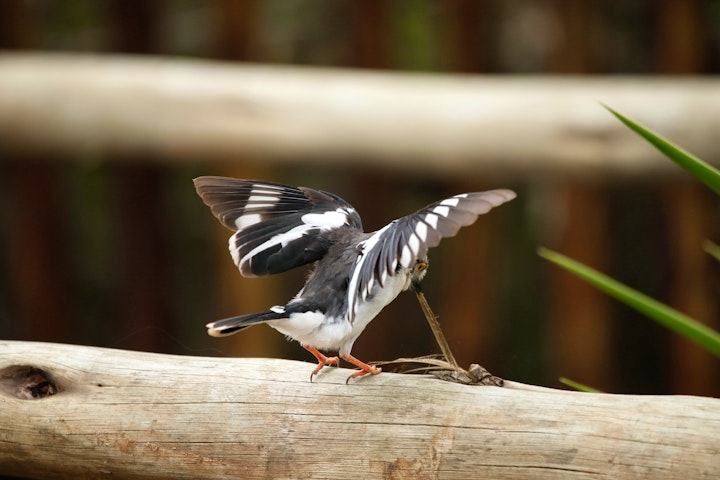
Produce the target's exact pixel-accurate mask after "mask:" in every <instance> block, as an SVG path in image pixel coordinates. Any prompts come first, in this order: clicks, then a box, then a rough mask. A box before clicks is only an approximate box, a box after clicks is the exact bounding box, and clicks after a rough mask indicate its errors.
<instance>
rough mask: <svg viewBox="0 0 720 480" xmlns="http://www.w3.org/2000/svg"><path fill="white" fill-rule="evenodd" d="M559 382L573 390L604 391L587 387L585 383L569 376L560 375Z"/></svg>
mask: <svg viewBox="0 0 720 480" xmlns="http://www.w3.org/2000/svg"><path fill="white" fill-rule="evenodd" d="M560 383H562V384H564V385H567V386H568V387H570V388H574V389H575V390H577V391H579V392H585V393H605V392H603V391H602V390H598V389H597V388H593V387H589V386H587V385H585V384H582V383H580V382H576V381H574V380H570V379H569V378H565V377H560Z"/></svg>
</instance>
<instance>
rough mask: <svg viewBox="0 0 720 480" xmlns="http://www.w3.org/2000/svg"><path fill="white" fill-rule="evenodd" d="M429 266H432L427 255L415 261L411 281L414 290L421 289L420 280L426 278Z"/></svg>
mask: <svg viewBox="0 0 720 480" xmlns="http://www.w3.org/2000/svg"><path fill="white" fill-rule="evenodd" d="M428 266H430V262H429V261H428V258H427V257H425V258H420V259H418V260H417V261H416V262H415V266H414V267H413V269H412V273H411V274H410V283H411V285H412V287H413V290H415V291H417V292H419V291H420V282H421V281H422V279H423V278H425V275H426V274H427V269H428Z"/></svg>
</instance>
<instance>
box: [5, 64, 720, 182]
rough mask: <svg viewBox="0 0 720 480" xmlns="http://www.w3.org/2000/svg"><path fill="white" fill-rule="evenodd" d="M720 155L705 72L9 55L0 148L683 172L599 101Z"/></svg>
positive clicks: (101, 155) (717, 91) (488, 168)
mask: <svg viewBox="0 0 720 480" xmlns="http://www.w3.org/2000/svg"><path fill="white" fill-rule="evenodd" d="M599 101H601V102H604V103H606V104H608V105H610V106H612V107H614V108H616V109H617V110H619V111H620V112H622V113H624V114H626V115H628V116H630V117H632V118H635V119H636V120H638V121H640V122H643V123H645V124H647V125H648V126H649V127H651V128H653V129H656V130H658V131H659V132H660V133H662V134H663V135H666V136H667V137H668V138H671V139H672V140H673V141H675V142H676V143H678V144H680V145H683V146H684V147H685V148H687V149H688V150H691V151H692V152H693V153H695V154H697V155H699V156H700V157H701V158H704V159H707V160H708V161H710V162H716V161H718V160H719V159H718V157H717V149H716V145H715V141H714V139H715V136H714V135H713V134H712V132H717V131H720V116H718V115H717V114H716V112H718V111H720V85H719V84H718V82H717V81H716V79H714V78H709V77H707V78H703V77H683V78H679V77H672V78H661V77H660V78H659V77H618V76H604V77H603V76H595V77H592V76H583V77H568V76H562V77H556V76H487V75H486V76H482V75H437V74H436V75H429V74H424V75H423V74H408V73H390V72H372V71H368V70H352V69H329V68H308V67H288V66H268V65H264V66H263V65H252V64H239V63H223V62H211V61H199V60H178V59H169V58H163V57H140V56H136V57H133V56H122V55H97V56H92V55H71V54H54V55H53V54H17V53H13V54H10V53H4V54H2V55H0V151H4V152H6V153H8V152H9V153H18V154H19V153H22V154H25V155H29V154H34V155H36V156H43V155H47V156H48V157H49V158H54V159H57V158H63V156H68V155H72V156H74V157H78V156H79V157H80V158H83V159H86V160H87V161H91V162H97V161H99V160H100V161H104V160H114V161H117V160H131V161H132V160H134V159H137V158H152V159H155V160H157V161H165V162H178V161H191V162H208V161H215V162H228V163H231V162H238V161H243V162H247V161H248V159H253V158H254V159H256V161H260V162H262V163H263V164H264V165H267V164H272V163H277V164H288V163H301V164H303V165H305V164H308V163H322V164H331V165H339V164H351V163H353V162H354V163H356V164H357V163H358V162H360V161H362V164H363V165H378V166H382V167H384V168H394V169H398V170H401V171H404V172H408V171H416V172H422V173H424V174H428V173H434V174H445V175H456V176H457V175H464V174H467V173H482V174H483V175H484V176H487V175H490V174H493V172H497V171H499V172H502V173H503V174H512V175H520V176H522V175H537V174H548V173H562V174H568V173H575V174H578V175H597V174H598V173H599V172H602V173H606V174H610V175H615V174H617V173H624V174H642V175H643V176H646V175H648V174H650V173H653V172H668V171H669V172H675V171H677V169H676V167H674V166H673V165H672V164H671V163H670V162H667V161H666V160H663V159H662V157H661V155H660V154H659V153H658V152H656V151H655V150H654V149H652V148H651V147H649V146H648V145H646V143H645V142H643V141H641V140H639V139H638V138H637V136H636V135H634V134H632V133H631V132H629V131H628V130H627V128H625V127H624V126H623V125H622V124H621V123H620V122H618V121H617V120H616V119H615V118H614V117H613V116H612V115H610V113H608V112H607V111H606V110H605V109H604V108H602V106H601V105H600V104H599V103H598V102H599Z"/></svg>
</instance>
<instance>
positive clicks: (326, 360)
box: [302, 345, 340, 382]
mask: <svg viewBox="0 0 720 480" xmlns="http://www.w3.org/2000/svg"><path fill="white" fill-rule="evenodd" d="M302 347H303V348H304V349H305V350H307V351H308V352H310V353H312V354H313V355H314V356H315V358H317V359H318V365H317V367H315V370H313V371H312V373H311V374H310V381H311V382H312V379H313V377H314V376H315V375H317V374H318V372H319V371H320V370H322V368H323V367H324V366H325V365H328V364H331V365H335V366H338V365H340V359H339V358H338V357H326V356H325V355H323V354H322V353H320V351H319V350H318V349H317V348H315V347H311V346H310V345H303V346H302Z"/></svg>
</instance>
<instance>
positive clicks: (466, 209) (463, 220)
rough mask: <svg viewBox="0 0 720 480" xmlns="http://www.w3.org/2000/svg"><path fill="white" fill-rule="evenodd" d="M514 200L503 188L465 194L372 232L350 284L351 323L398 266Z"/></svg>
mask: <svg viewBox="0 0 720 480" xmlns="http://www.w3.org/2000/svg"><path fill="white" fill-rule="evenodd" d="M513 198H515V192H513V191H511V190H504V189H501V190H489V191H487V192H475V193H463V194H460V195H455V196H454V197H450V198H446V199H445V200H440V201H439V202H435V203H432V204H430V205H428V206H427V207H425V208H423V209H421V210H418V211H417V212H415V213H413V214H411V215H407V216H405V217H402V218H399V219H397V220H394V221H393V222H391V223H390V224H388V225H386V226H385V227H383V228H382V229H380V230H378V231H377V232H375V233H373V234H372V235H371V236H370V237H369V238H368V239H367V240H365V241H364V242H363V243H362V244H361V246H362V255H360V256H359V257H358V260H357V264H356V265H355V269H354V272H353V275H352V277H351V278H350V283H349V284H348V307H349V309H350V320H351V321H352V320H353V318H354V315H355V313H356V312H357V307H358V303H359V300H361V299H362V300H365V299H367V297H368V295H370V293H371V291H372V289H373V287H374V286H375V283H376V282H377V283H378V284H380V286H385V282H386V281H387V278H388V277H389V276H392V275H394V274H395V273H396V271H397V268H398V267H400V266H402V267H405V268H410V267H414V265H415V263H416V262H417V261H418V260H421V259H423V258H425V256H426V255H427V251H428V249H429V248H432V247H435V246H437V245H438V244H439V243H440V240H442V239H443V238H447V237H453V236H455V235H456V234H457V233H458V231H459V230H460V228H461V227H465V226H468V225H470V224H472V223H474V222H475V220H477V218H478V216H479V215H482V214H485V213H487V212H489V211H490V210H492V209H493V208H495V207H498V206H500V205H502V204H503V203H505V202H509V201H510V200H512V199H513Z"/></svg>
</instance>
